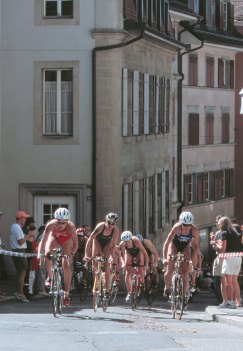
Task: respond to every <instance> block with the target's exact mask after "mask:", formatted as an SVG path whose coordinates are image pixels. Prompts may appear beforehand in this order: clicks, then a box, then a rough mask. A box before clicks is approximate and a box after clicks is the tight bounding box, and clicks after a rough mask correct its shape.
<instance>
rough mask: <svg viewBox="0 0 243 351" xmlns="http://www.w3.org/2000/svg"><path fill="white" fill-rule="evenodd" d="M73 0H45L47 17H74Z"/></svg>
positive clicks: (45, 14)
mask: <svg viewBox="0 0 243 351" xmlns="http://www.w3.org/2000/svg"><path fill="white" fill-rule="evenodd" d="M72 15H73V1H72V0H45V7H44V16H45V17H72Z"/></svg>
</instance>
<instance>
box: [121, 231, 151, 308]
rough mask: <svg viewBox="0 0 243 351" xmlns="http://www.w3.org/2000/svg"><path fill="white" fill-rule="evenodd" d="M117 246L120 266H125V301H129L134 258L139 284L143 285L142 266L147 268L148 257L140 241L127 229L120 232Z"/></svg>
mask: <svg viewBox="0 0 243 351" xmlns="http://www.w3.org/2000/svg"><path fill="white" fill-rule="evenodd" d="M119 247H120V250H121V260H122V267H125V283H126V287H127V297H126V302H129V301H131V293H132V264H133V262H134V259H135V260H136V264H137V265H138V270H139V274H140V284H142V285H144V268H145V270H148V262H149V258H148V254H147V251H146V250H145V248H144V246H143V244H142V243H141V241H140V240H139V239H138V238H137V237H136V236H135V235H134V236H133V235H132V233H131V232H130V231H128V230H127V231H125V232H123V233H122V234H121V242H120V244H119Z"/></svg>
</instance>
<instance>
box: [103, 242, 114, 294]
mask: <svg viewBox="0 0 243 351" xmlns="http://www.w3.org/2000/svg"><path fill="white" fill-rule="evenodd" d="M111 244H112V242H111V241H110V242H108V244H106V246H105V247H104V249H103V253H104V257H105V258H106V262H105V281H106V291H107V292H110V290H111V284H110V282H111V269H110V263H109V262H108V260H109V258H110V257H111V251H112V246H111Z"/></svg>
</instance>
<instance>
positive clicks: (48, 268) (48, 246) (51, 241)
mask: <svg viewBox="0 0 243 351" xmlns="http://www.w3.org/2000/svg"><path fill="white" fill-rule="evenodd" d="M59 247H60V245H59V243H58V241H57V240H56V239H55V237H54V236H52V235H50V236H49V238H48V240H47V243H46V246H45V255H46V254H47V253H51V252H52V250H53V249H55V248H59ZM51 265H52V263H51V260H49V259H48V258H45V268H46V273H47V279H46V281H47V282H48V283H49V282H50V279H51Z"/></svg>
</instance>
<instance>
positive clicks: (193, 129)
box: [188, 113, 199, 145]
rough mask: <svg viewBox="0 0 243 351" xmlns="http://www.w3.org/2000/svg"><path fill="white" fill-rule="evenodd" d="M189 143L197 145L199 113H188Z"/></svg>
mask: <svg viewBox="0 0 243 351" xmlns="http://www.w3.org/2000/svg"><path fill="white" fill-rule="evenodd" d="M188 127H189V130H188V135H189V141H188V143H189V145H199V114H198V113H190V114H189V123H188Z"/></svg>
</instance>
